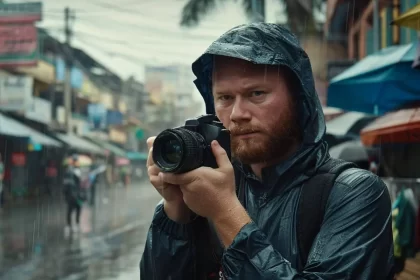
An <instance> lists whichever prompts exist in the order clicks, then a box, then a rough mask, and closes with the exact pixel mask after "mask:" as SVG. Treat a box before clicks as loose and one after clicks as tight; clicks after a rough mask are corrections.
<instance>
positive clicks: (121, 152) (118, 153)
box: [89, 137, 127, 158]
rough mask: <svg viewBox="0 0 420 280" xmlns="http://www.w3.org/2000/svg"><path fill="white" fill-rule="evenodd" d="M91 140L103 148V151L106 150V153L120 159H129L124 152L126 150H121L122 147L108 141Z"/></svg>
mask: <svg viewBox="0 0 420 280" xmlns="http://www.w3.org/2000/svg"><path fill="white" fill-rule="evenodd" d="M89 139H90V140H91V141H92V142H94V143H96V144H97V145H99V146H101V147H102V148H103V149H105V150H106V151H108V152H110V153H113V154H114V155H116V156H118V157H123V158H127V155H126V151H124V149H121V148H120V147H118V146H116V145H113V144H111V143H109V142H107V141H104V140H99V139H93V138H90V137H89Z"/></svg>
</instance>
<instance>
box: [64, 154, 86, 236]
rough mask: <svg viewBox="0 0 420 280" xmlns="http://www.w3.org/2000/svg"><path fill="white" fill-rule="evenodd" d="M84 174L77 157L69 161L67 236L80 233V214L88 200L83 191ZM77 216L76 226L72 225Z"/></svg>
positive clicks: (65, 230) (65, 184) (65, 183)
mask: <svg viewBox="0 0 420 280" xmlns="http://www.w3.org/2000/svg"><path fill="white" fill-rule="evenodd" d="M81 184H82V174H81V170H80V166H79V161H78V158H77V155H74V156H73V157H72V160H71V161H69V163H68V166H67V168H66V171H65V174H64V182H63V186H64V189H63V192H64V198H65V201H66V204H67V216H66V218H67V221H66V222H67V224H66V227H65V229H64V233H65V235H69V234H70V232H71V231H73V232H74V233H78V231H79V224H80V214H81V209H82V203H83V201H84V200H85V199H86V197H85V192H84V190H83V189H82V186H81ZM73 213H75V214H76V224H75V225H73V223H72V215H73Z"/></svg>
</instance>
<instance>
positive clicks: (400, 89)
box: [327, 43, 420, 115]
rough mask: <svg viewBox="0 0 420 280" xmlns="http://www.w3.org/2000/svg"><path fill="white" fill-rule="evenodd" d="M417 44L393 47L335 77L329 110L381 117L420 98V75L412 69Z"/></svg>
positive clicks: (329, 94) (331, 84) (365, 59)
mask: <svg viewBox="0 0 420 280" xmlns="http://www.w3.org/2000/svg"><path fill="white" fill-rule="evenodd" d="M416 53H417V44H415V43H412V44H408V45H403V46H392V47H389V48H386V49H382V50H381V51H379V52H377V53H375V54H372V55H370V56H368V57H366V58H364V59H362V60H361V61H359V62H358V63H356V64H355V65H353V66H352V67H350V68H349V69H347V70H346V71H344V72H343V73H341V74H339V75H338V76H336V77H334V78H333V79H332V80H331V82H330V85H329V87H328V101H327V104H328V106H331V107H337V108H341V109H343V110H346V111H356V112H364V113H368V114H375V115H382V114H385V113H387V112H389V111H392V110H395V109H397V108H399V107H401V106H403V105H406V104H407V103H410V102H412V101H416V100H419V98H420V83H419V80H420V71H419V70H417V69H413V68H412V64H413V61H414V59H415V57H416Z"/></svg>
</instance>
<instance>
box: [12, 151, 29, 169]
mask: <svg viewBox="0 0 420 280" xmlns="http://www.w3.org/2000/svg"><path fill="white" fill-rule="evenodd" d="M12 164H13V165H14V166H24V165H25V164H26V155H25V153H13V154H12Z"/></svg>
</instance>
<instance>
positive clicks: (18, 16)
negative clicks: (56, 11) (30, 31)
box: [0, 2, 42, 23]
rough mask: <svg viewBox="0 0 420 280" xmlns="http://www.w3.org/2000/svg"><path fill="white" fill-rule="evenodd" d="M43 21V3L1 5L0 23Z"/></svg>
mask: <svg viewBox="0 0 420 280" xmlns="http://www.w3.org/2000/svg"><path fill="white" fill-rule="evenodd" d="M40 20H42V3H41V2H27V3H0V23H10V22H11V21H14V22H16V21H19V22H31V23H33V22H35V21H40Z"/></svg>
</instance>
